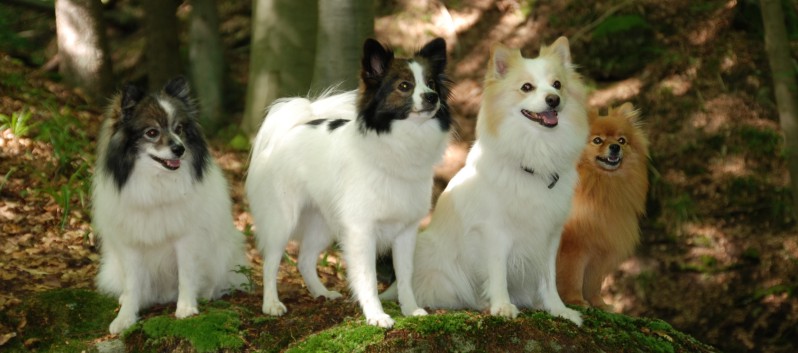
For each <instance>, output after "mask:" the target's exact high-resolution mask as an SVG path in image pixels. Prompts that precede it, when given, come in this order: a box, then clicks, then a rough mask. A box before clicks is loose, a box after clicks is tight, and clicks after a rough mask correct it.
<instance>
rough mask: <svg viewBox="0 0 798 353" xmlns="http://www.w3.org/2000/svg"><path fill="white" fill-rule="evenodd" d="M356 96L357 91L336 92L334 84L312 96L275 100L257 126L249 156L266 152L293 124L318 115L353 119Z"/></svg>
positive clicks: (299, 123)
mask: <svg viewBox="0 0 798 353" xmlns="http://www.w3.org/2000/svg"><path fill="white" fill-rule="evenodd" d="M356 98H357V91H348V92H344V93H339V94H335V90H334V88H333V89H330V90H327V91H324V92H323V93H322V94H321V95H320V96H319V97H317V98H315V99H308V98H304V97H293V98H281V99H278V100H276V101H275V102H274V103H272V105H271V106H270V107H269V109H268V113H267V114H266V118H265V119H264V121H263V125H262V126H261V127H260V129H259V130H258V135H257V136H256V137H255V142H254V144H253V145H252V155H251V157H255V156H259V155H261V154H262V153H264V152H266V153H268V150H269V149H270V148H271V147H272V146H273V145H274V144H275V143H277V142H278V141H279V139H280V138H281V137H283V136H285V134H286V133H287V132H288V131H289V130H291V128H293V127H295V126H299V125H302V124H305V123H308V122H310V121H313V120H317V119H347V120H353V119H355V117H356V116H357V107H356V106H355V103H356V102H355V100H356Z"/></svg>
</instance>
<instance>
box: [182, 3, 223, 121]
mask: <svg viewBox="0 0 798 353" xmlns="http://www.w3.org/2000/svg"><path fill="white" fill-rule="evenodd" d="M191 4H192V10H191V24H190V27H189V53H188V58H189V63H190V65H191V67H190V68H191V78H192V82H193V83H194V92H195V93H196V95H197V98H198V99H199V103H200V122H201V123H202V126H203V127H204V128H205V131H207V132H210V133H212V132H214V131H215V130H216V129H217V128H218V127H219V126H221V125H222V123H223V122H224V116H223V112H224V111H223V110H222V106H223V102H222V98H223V96H222V92H223V91H224V55H223V49H222V38H221V35H220V34H219V15H218V12H217V10H216V2H215V1H214V0H191Z"/></svg>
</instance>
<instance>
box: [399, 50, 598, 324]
mask: <svg viewBox="0 0 798 353" xmlns="http://www.w3.org/2000/svg"><path fill="white" fill-rule="evenodd" d="M546 53H547V54H546V55H543V54H542V55H541V57H539V58H537V59H523V58H521V56H520V52H518V51H511V50H509V49H507V48H504V47H498V48H496V49H495V50H494V53H493V55H492V60H491V64H490V65H489V68H488V70H489V73H488V75H487V79H486V89H485V94H484V97H483V104H482V107H481V110H480V113H479V117H478V122H477V135H478V140H477V142H476V143H475V145H474V146H473V148H472V150H471V152H470V153H469V155H468V159H467V162H466V165H465V167H464V168H463V169H462V170H461V171H460V172H459V173H458V174H457V175H456V176H455V177H454V178H453V179H452V181H451V182H450V183H449V185H448V187H447V188H446V190H445V191H444V192H443V194H442V195H441V197H440V199H439V200H438V203H437V206H436V209H435V211H434V214H433V216H432V221H431V223H430V225H429V227H428V228H427V229H426V230H425V231H424V232H423V233H421V234H420V235H419V237H418V241H417V244H416V253H415V262H414V263H415V272H414V278H413V286H414V290H415V293H416V299H417V300H418V304H420V305H421V306H423V307H434V308H472V309H477V310H483V309H488V310H489V311H490V313H491V314H493V315H501V316H507V317H515V316H516V315H517V314H518V308H517V307H518V306H521V307H534V308H540V309H544V310H546V311H548V312H550V313H551V314H553V315H557V316H562V317H565V318H567V319H569V320H571V321H573V322H575V323H577V324H581V322H582V320H581V317H580V315H579V313H578V312H576V311H574V310H571V309H569V308H567V307H565V305H564V304H563V302H562V300H561V299H560V296H559V295H558V293H557V287H556V282H555V259H556V255H557V248H558V245H559V241H560V234H561V231H562V228H563V224H564V222H565V219H566V216H567V215H568V212H569V209H570V207H571V197H572V195H573V192H574V187H575V185H576V182H577V179H578V174H577V172H576V161H577V158H578V157H579V154H580V152H581V150H582V147H583V146H584V143H585V141H586V138H587V134H588V125H587V117H586V114H585V108H584V99H585V92H584V88H583V87H582V84H581V82H579V80H578V77H576V75H575V73H573V69H572V67H571V63H570V52H569V49H568V43H567V40H565V41H564V43H563V42H562V41H561V40H558V41H557V42H555V44H554V45H553V46H552V47H551V48H549V49H548V52H546ZM563 67H565V68H567V69H566V70H564V69H563ZM555 79H557V80H560V81H562V84H563V91H562V92H558V90H556V89H555V88H553V87H552V86H551V85H552V82H553V80H555ZM525 82H530V83H532V84H533V85H534V86H535V87H537V88H536V89H535V90H534V91H533V92H531V93H523V92H521V90H520V88H521V86H522V84H523V83H525ZM547 94H559V96H560V98H561V105H562V107H561V108H562V109H561V110H560V112H559V124H558V125H557V126H556V127H553V128H547V127H543V126H541V125H540V124H538V123H535V122H532V121H530V120H529V119H527V118H526V117H524V116H523V115H522V114H521V113H520V111H521V109H526V110H529V111H533V112H540V111H543V110H545V109H546V103H545V101H544V98H545V96H546V95H547ZM522 166H523V167H525V168H528V169H530V170H534V174H530V173H528V172H526V171H524V170H523V169H522ZM555 173H556V174H558V175H559V181H558V182H557V183H556V184H555V185H554V186H553V187H552V188H551V189H549V188H548V185H549V184H551V182H552V175H554V174H555Z"/></svg>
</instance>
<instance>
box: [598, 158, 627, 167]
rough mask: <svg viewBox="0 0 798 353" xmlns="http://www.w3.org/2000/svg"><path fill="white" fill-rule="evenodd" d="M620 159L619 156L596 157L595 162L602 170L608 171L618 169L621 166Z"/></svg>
mask: <svg viewBox="0 0 798 353" xmlns="http://www.w3.org/2000/svg"><path fill="white" fill-rule="evenodd" d="M621 159H623V158H621V156H619V155H609V156H607V157H602V156H597V157H596V160H597V161H598V162H599V164H600V165H601V166H602V167H603V168H604V169H608V170H615V169H618V167H620V166H621Z"/></svg>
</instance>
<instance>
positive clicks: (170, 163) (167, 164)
mask: <svg viewBox="0 0 798 353" xmlns="http://www.w3.org/2000/svg"><path fill="white" fill-rule="evenodd" d="M150 158H152V159H153V160H154V161H156V162H158V163H161V165H162V166H163V167H164V168H166V169H169V170H177V168H180V160H179V159H161V158H158V157H155V156H153V155H150Z"/></svg>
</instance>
